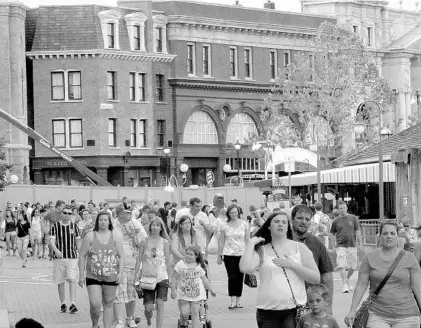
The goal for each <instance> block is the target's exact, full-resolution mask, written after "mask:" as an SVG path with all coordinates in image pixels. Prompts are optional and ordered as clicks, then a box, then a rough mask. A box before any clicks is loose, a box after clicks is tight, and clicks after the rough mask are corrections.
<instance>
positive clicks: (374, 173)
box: [280, 162, 395, 186]
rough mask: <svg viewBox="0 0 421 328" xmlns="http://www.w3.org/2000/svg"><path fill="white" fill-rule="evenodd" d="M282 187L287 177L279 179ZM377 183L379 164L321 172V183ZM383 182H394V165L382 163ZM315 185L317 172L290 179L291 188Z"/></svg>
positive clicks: (297, 175)
mask: <svg viewBox="0 0 421 328" xmlns="http://www.w3.org/2000/svg"><path fill="white" fill-rule="evenodd" d="M280 181H281V182H282V184H283V185H285V186H287V185H288V177H281V178H280ZM378 182H379V164H378V163H374V164H364V165H354V166H345V167H340V168H336V169H331V170H323V171H321V183H323V184H334V183H351V184H358V183H378ZM383 182H395V165H394V164H392V163H390V162H386V163H383ZM312 184H317V172H309V173H302V174H295V175H293V176H292V177H291V185H292V186H307V185H312Z"/></svg>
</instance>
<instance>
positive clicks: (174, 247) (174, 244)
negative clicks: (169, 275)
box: [171, 233, 184, 260]
mask: <svg viewBox="0 0 421 328" xmlns="http://www.w3.org/2000/svg"><path fill="white" fill-rule="evenodd" d="M179 242H180V240H179V238H178V235H177V234H176V233H174V234H173V235H172V236H171V252H172V253H173V255H174V256H175V257H176V258H177V259H179V260H182V259H183V258H184V256H183V254H181V252H180V251H179V250H178V245H179Z"/></svg>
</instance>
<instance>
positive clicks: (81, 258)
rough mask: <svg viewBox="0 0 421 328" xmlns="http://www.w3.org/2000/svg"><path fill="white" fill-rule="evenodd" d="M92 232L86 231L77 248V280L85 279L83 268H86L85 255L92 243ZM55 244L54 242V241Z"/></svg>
mask: <svg viewBox="0 0 421 328" xmlns="http://www.w3.org/2000/svg"><path fill="white" fill-rule="evenodd" d="M92 238H93V232H90V233H88V234H87V235H86V236H85V238H83V241H82V244H81V247H80V250H79V281H83V280H84V279H85V270H86V262H85V261H86V256H87V255H88V252H89V247H90V246H91V244H92ZM54 244H55V243H54Z"/></svg>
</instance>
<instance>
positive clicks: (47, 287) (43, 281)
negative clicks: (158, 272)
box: [0, 256, 352, 328]
mask: <svg viewBox="0 0 421 328" xmlns="http://www.w3.org/2000/svg"><path fill="white" fill-rule="evenodd" d="M3 259H4V261H3V262H4V263H3V271H2V272H1V274H0V295H1V292H2V290H3V292H4V295H5V305H6V306H7V309H8V311H9V319H10V327H14V326H13V325H14V324H15V323H16V322H17V321H18V320H19V319H20V318H22V317H32V318H34V319H36V320H38V321H40V322H41V323H42V324H44V325H45V327H46V328H76V327H77V328H85V327H86V328H89V327H91V325H90V317H89V306H88V304H89V303H88V297H87V292H86V289H84V290H82V289H80V288H79V287H78V293H77V305H78V307H79V310H80V311H79V313H77V314H74V315H70V314H61V313H60V311H59V300H58V294H57V288H56V286H55V285H54V284H53V282H52V274H51V273H52V262H51V261H47V260H30V261H28V267H27V268H26V269H23V268H22V267H21V261H20V260H19V259H18V258H17V257H16V258H13V257H5V256H4V257H3ZM210 262H211V268H212V272H211V275H212V280H213V284H214V288H215V291H216V293H217V296H216V297H215V298H211V299H210V300H209V305H210V310H209V313H210V319H211V320H212V324H213V327H218V328H229V327H232V326H233V323H235V325H236V326H239V327H241V328H255V327H257V325H256V320H255V294H256V291H255V290H253V289H250V288H248V287H246V286H245V288H244V295H243V299H242V305H243V306H244V308H243V309H238V310H234V311H233V310H228V305H229V298H228V296H227V283H226V273H225V269H224V267H223V266H217V265H216V260H214V259H213V258H212V259H211V261H210ZM338 279H339V276H338V275H337V274H336V273H335V295H334V300H335V302H334V313H335V317H336V318H337V320H338V322H339V324H340V325H341V327H345V326H344V324H343V318H344V316H345V314H346V313H347V311H348V309H349V304H350V302H351V298H352V294H342V293H341V291H340V289H341V284H340V281H339V280H338ZM67 292H68V291H67V290H66V293H67ZM0 299H1V297H0ZM0 308H1V300H0ZM0 311H1V309H0ZM141 311H142V312H143V306H142V305H141V304H140V302H139V305H138V307H137V313H139V314H140V313H141ZM142 318H143V313H142ZM177 318H178V308H177V307H176V302H174V301H173V300H171V299H169V300H168V302H167V303H166V310H165V321H164V328H170V327H176V326H177ZM0 319H1V312H0ZM140 326H141V327H143V324H142V323H141V324H140ZM0 328H3V327H2V326H1V322H0Z"/></svg>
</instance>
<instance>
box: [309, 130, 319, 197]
mask: <svg viewBox="0 0 421 328" xmlns="http://www.w3.org/2000/svg"><path fill="white" fill-rule="evenodd" d="M310 150H311V151H312V152H315V153H316V156H317V163H316V164H317V201H318V202H321V200H322V179H321V170H320V148H319V134H318V133H316V144H315V145H314V144H313V145H310Z"/></svg>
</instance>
